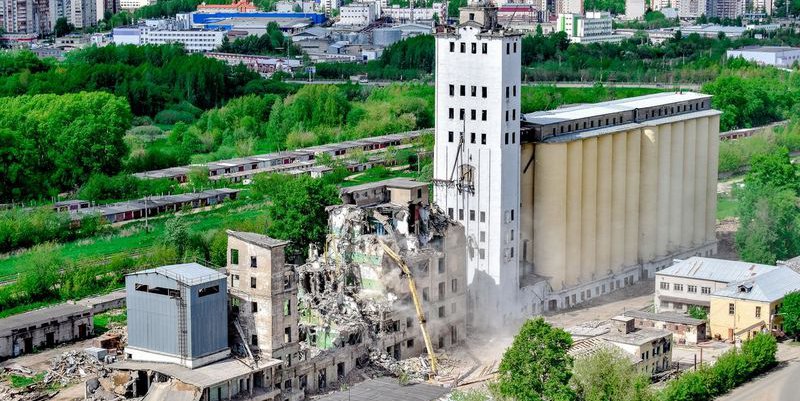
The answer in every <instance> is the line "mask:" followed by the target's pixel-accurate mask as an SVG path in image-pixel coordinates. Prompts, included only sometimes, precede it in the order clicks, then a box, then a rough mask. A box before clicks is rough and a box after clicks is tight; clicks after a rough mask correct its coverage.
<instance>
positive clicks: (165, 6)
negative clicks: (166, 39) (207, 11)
mask: <svg viewBox="0 0 800 401" xmlns="http://www.w3.org/2000/svg"><path fill="white" fill-rule="evenodd" d="M200 3H207V4H230V3H231V2H230V1H229V0H159V1H158V2H156V3H155V4H151V5H148V6H144V7H140V8H138V9H137V10H136V11H135V12H134V15H135V16H136V18H161V17H172V16H174V15H175V14H178V13H188V12H191V11H194V10H196V9H197V6H198V5H199V4H200Z"/></svg>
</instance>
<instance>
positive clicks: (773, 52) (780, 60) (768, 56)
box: [728, 46, 800, 68]
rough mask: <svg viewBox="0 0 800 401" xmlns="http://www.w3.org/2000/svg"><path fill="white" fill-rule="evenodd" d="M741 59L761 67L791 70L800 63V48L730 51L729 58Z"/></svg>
mask: <svg viewBox="0 0 800 401" xmlns="http://www.w3.org/2000/svg"><path fill="white" fill-rule="evenodd" d="M736 57H741V58H743V59H745V60H747V61H754V62H756V63H758V64H761V65H771V66H774V67H784V68H791V67H792V65H794V63H796V62H800V48H797V47H789V46H747V47H742V48H741V49H736V50H728V58H729V59H732V58H736Z"/></svg>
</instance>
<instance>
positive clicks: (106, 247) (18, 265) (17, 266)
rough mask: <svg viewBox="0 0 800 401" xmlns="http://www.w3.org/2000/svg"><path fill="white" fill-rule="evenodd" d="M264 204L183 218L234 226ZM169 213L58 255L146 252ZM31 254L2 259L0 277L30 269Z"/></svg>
mask: <svg viewBox="0 0 800 401" xmlns="http://www.w3.org/2000/svg"><path fill="white" fill-rule="evenodd" d="M265 214H266V213H265V205H263V204H259V203H254V204H247V203H246V202H245V201H236V202H229V203H226V204H223V205H222V206H221V207H219V208H217V209H213V210H210V211H205V212H198V213H194V214H189V215H185V216H184V219H185V220H186V222H187V223H188V225H189V228H190V230H191V231H192V232H201V233H202V232H207V231H210V230H215V229H224V228H228V227H232V226H234V225H236V224H240V223H243V222H252V221H257V220H259V219H260V218H262V217H263V216H264V215H265ZM168 218H169V216H164V217H160V218H157V219H152V220H150V230H148V231H145V230H144V222H136V223H131V224H128V225H126V226H124V227H123V228H122V229H121V230H120V231H119V233H118V234H116V235H112V236H107V237H95V238H91V239H88V240H81V241H75V242H71V243H68V244H64V245H62V246H59V247H57V248H56V252H58V256H60V257H62V258H64V259H66V260H70V261H72V262H75V263H76V265H85V264H92V263H97V262H102V261H104V260H105V259H106V258H109V257H111V256H114V255H118V254H122V253H124V254H127V255H131V254H135V253H139V252H145V251H147V250H148V249H150V248H152V247H153V246H155V245H158V244H160V243H161V242H162V241H163V240H164V225H165V223H166V221H167V219H168ZM30 260H31V254H30V253H29V252H23V253H21V254H18V255H13V256H10V257H8V258H5V259H2V260H0V276H4V275H7V274H14V273H17V272H23V271H25V270H26V269H27V268H29V265H30V263H29V262H30Z"/></svg>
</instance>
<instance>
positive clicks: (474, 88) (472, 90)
mask: <svg viewBox="0 0 800 401" xmlns="http://www.w3.org/2000/svg"><path fill="white" fill-rule="evenodd" d="M469 91H470V94H471V95H472V97H476V96H478V87H477V86H475V85H472V86H470V88H469Z"/></svg>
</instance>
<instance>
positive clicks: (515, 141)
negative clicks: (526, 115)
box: [511, 132, 517, 143]
mask: <svg viewBox="0 0 800 401" xmlns="http://www.w3.org/2000/svg"><path fill="white" fill-rule="evenodd" d="M511 143H517V133H516V132H512V133H511Z"/></svg>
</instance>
